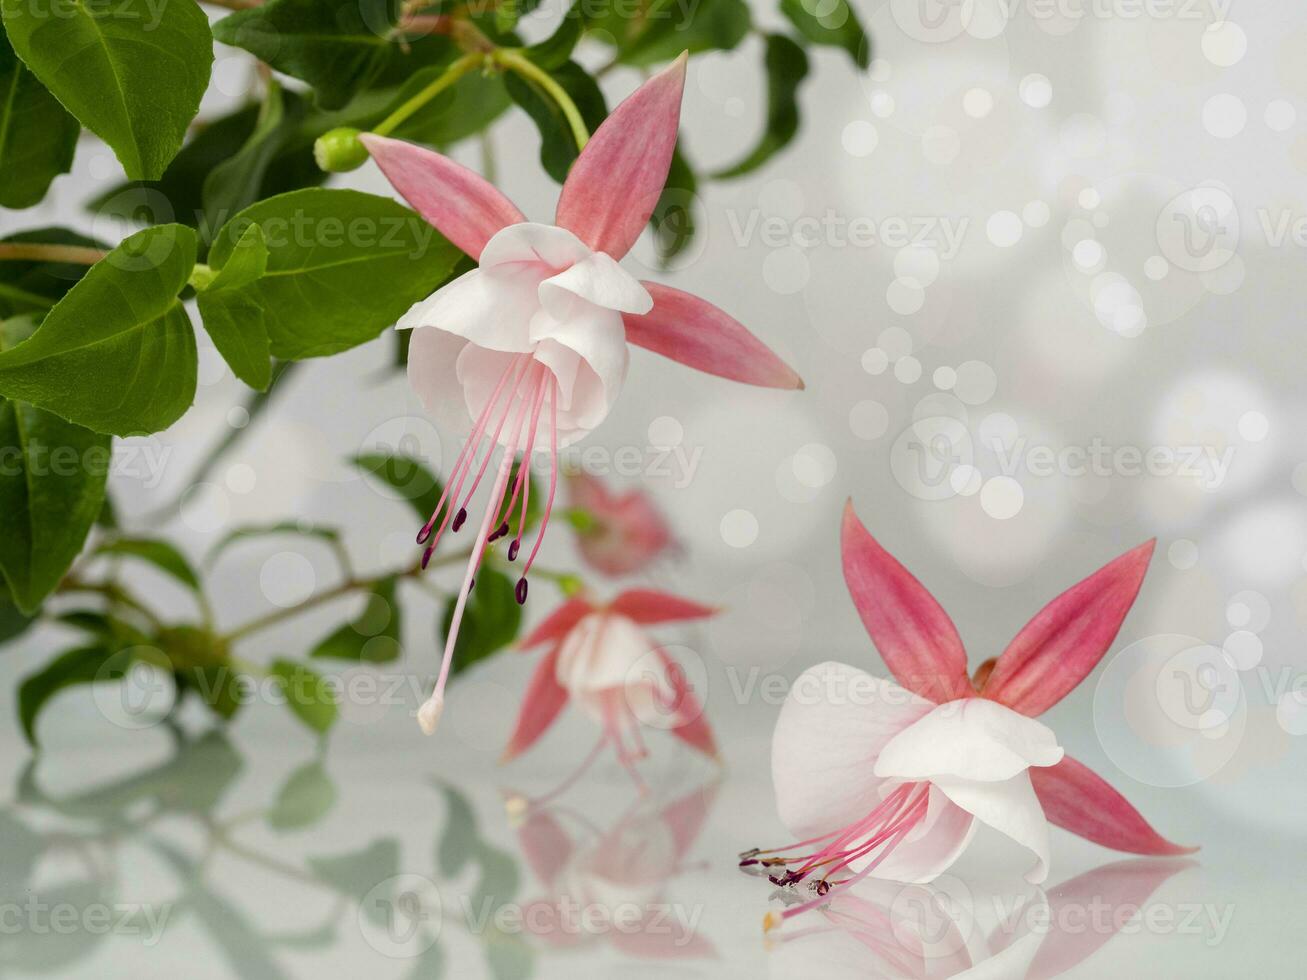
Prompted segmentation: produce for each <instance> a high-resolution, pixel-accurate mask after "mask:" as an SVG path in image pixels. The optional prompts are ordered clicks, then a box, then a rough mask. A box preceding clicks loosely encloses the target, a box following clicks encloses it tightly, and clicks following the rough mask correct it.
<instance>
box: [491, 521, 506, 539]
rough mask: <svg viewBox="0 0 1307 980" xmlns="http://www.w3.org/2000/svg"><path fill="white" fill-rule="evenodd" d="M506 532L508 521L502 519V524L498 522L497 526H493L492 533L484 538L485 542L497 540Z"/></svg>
mask: <svg viewBox="0 0 1307 980" xmlns="http://www.w3.org/2000/svg"><path fill="white" fill-rule="evenodd" d="M507 533H508V521H504V523H503V524H500V525H499V527H497V528H495V533H494V534H492V535H490V537H488V538H486V543H487V544H489V543H490V542H491V541H498V540H499V539H500V538H502V537H503V536H504V535H506V534H507Z"/></svg>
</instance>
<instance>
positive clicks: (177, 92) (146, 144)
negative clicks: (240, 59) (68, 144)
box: [0, 0, 213, 180]
mask: <svg viewBox="0 0 1307 980" xmlns="http://www.w3.org/2000/svg"><path fill="white" fill-rule="evenodd" d="M0 8H2V9H3V12H4V25H5V30H7V31H8V33H9V40H10V41H11V42H12V43H13V46H14V49H15V50H16V51H17V52H18V55H19V57H21V58H22V59H23V61H24V62H25V63H26V64H27V67H28V68H30V69H31V70H32V72H33V74H35V75H36V77H37V78H39V79H40V80H41V82H42V83H44V85H45V87H46V88H48V89H49V90H50V91H51V92H53V93H54V95H55V97H56V98H57V99H58V100H59V101H60V102H61V103H63V105H64V107H65V108H66V109H67V110H68V111H69V112H71V113H72V114H73V115H74V116H76V117H77V118H78V119H79V120H81V122H82V125H83V126H85V127H86V128H87V129H89V130H91V131H92V132H93V133H95V134H96V135H97V136H99V137H100V138H101V139H102V140H104V141H105V142H106V143H108V144H109V146H110V147H111V148H112V149H113V151H114V153H116V154H117V155H118V160H119V161H120V162H121V163H122V165H123V169H124V170H125V171H126V172H127V176H128V177H131V178H132V179H134V180H155V179H157V178H158V177H159V176H160V175H161V174H162V173H163V171H164V168H165V167H167V165H168V161H169V160H171V159H172V158H173V157H174V156H175V155H176V153H177V151H178V150H179V149H180V148H181V145H182V139H183V138H184V137H185V135H186V127H187V126H189V125H190V122H191V120H192V119H194V118H195V113H196V112H197V111H198V110H199V108H200V98H201V96H203V95H204V91H205V89H207V88H208V87H209V70H210V68H211V67H212V65H213V38H212V35H211V34H210V33H209V18H208V17H206V16H205V14H204V11H202V10H200V8H199V5H198V4H196V3H192V2H189V0H180V2H176V3H161V4H156V5H155V6H153V7H150V8H149V10H148V11H147V10H145V9H136V10H129V9H128V8H127V7H125V6H124V5H123V4H121V3H89V2H69V3H30V2H28V0H0ZM129 13H130V14H132V15H131V16H127V14H129Z"/></svg>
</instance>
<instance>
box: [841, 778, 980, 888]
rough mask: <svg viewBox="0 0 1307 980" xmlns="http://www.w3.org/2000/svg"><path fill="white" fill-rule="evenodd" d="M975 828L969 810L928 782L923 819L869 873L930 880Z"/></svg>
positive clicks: (920, 881) (958, 851) (958, 852)
mask: <svg viewBox="0 0 1307 980" xmlns="http://www.w3.org/2000/svg"><path fill="white" fill-rule="evenodd" d="M975 832H976V821H975V819H974V818H973V817H972V816H971V814H970V813H968V812H967V811H966V810H964V809H962V808H961V807H960V806H958V805H957V804H956V803H954V802H953V801H952V800H950V799H949V798H948V797H947V796H945V795H944V794H943V793H942V792H940V791H939V790H938V789H937V788H935V787H934V786H932V787H931V788H930V799H929V801H928V802H927V809H926V819H925V820H924V821H922V823H921V825H920V826H919V827H916V828H915V829H914V830H913V831H912V833H910V834H909V835H908V836H907V837H905V838H903V840H901V841H900V842H899V843H898V844H897V845H896V846H895V848H894V849H893V850H892V851H890V853H889V854H888V855H887V856H886V857H885V858H884V859H883V860H882V861H881V862H880V863H879V864H878V865H876V867H875V868H874V869H873V870H872V872H871V877H875V878H888V879H890V880H892V881H906V882H912V883H915V884H925V883H926V882H928V881H934V880H935V879H936V878H938V877H939V876H940V875H941V874H943V873H944V872H945V871H946V870H948V868H949V866H950V865H952V864H953V862H954V861H956V860H957V859H958V857H959V856H961V854H962V852H963V851H965V850H966V849H967V845H968V844H969V843H971V838H972V836H973V835H974V834H975ZM855 868H856V865H855Z"/></svg>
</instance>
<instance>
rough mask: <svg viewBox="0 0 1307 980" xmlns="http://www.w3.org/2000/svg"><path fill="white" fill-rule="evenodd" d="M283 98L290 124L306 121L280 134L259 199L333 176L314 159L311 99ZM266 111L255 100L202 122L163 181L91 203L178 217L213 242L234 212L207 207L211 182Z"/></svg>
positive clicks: (141, 220)
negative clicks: (309, 113)
mask: <svg viewBox="0 0 1307 980" xmlns="http://www.w3.org/2000/svg"><path fill="white" fill-rule="evenodd" d="M281 102H282V105H283V107H284V111H285V117H286V120H287V124H288V125H287V128H288V129H289V128H290V126H289V123H290V122H291V121H293V120H301V122H300V123H299V125H298V129H297V130H296V131H295V132H291V133H284V132H283V133H280V134H279V136H280V139H279V140H278V146H277V149H276V151H275V153H274V154H273V157H272V160H271V162H270V163H269V165H268V166H267V168H266V169H265V170H264V171H263V174H262V177H261V179H260V180H259V182H258V184H257V191H256V193H255V198H264V197H271V196H273V195H274V194H282V193H285V192H286V191H291V190H298V189H299V188H301V187H312V186H316V185H318V184H321V183H322V182H323V181H324V180H326V178H327V176H328V175H327V174H325V173H323V172H322V171H321V170H319V169H318V165H317V164H316V163H315V162H314V160H313V138H314V137H313V135H312V134H311V133H309V132H307V131H308V130H309V124H308V122H307V121H306V120H305V117H306V115H307V110H308V103H307V100H306V99H304V98H302V97H301V96H299V95H297V94H295V93H294V92H289V91H286V90H285V89H283V90H282V91H281ZM261 112H262V107H261V105H258V104H249V105H245V106H243V107H241V108H240V109H237V110H235V111H234V112H230V113H228V114H227V115H225V116H218V117H216V118H214V119H210V120H207V121H205V122H204V124H203V125H199V124H197V125H196V126H195V131H194V134H193V135H192V137H191V138H190V140H188V141H187V143H186V145H185V146H183V147H182V149H181V152H180V153H178V154H177V156H176V157H174V158H173V161H172V163H170V164H168V169H167V170H165V171H164V172H163V176H162V177H160V178H159V179H158V180H157V181H127V182H124V183H121V184H118V185H117V186H115V187H112V188H110V189H109V190H107V191H105V192H104V193H103V194H101V195H99V196H98V197H96V198H95V199H93V200H92V201H90V202H88V204H87V207H88V208H89V209H90V210H92V211H94V212H96V213H97V214H100V215H104V216H108V217H114V218H120V219H122V220H124V221H132V222H135V223H137V224H139V225H155V224H163V223H166V222H169V221H176V222H178V223H179V224H183V225H188V226H189V227H192V228H197V229H199V231H200V240H201V241H202V242H205V243H208V242H211V241H212V240H213V238H214V236H215V235H216V234H217V233H218V229H219V228H221V227H222V226H223V225H224V224H225V223H226V221H227V219H228V218H230V217H231V216H232V214H233V212H232V211H226V212H219V211H214V212H209V211H206V210H205V198H204V185H205V182H206V181H207V180H208V179H209V175H210V174H211V173H212V172H213V171H214V170H215V169H217V168H219V167H221V166H222V165H223V164H224V163H226V162H227V161H230V160H231V159H232V158H233V157H235V156H236V154H237V153H238V152H239V151H240V149H241V147H242V146H244V145H245V144H246V143H247V142H248V141H249V139H250V137H251V135H252V134H253V133H254V130H255V127H256V126H257V124H258V121H259V115H260V113H261ZM241 206H242V207H244V206H245V205H244V204H242V205H241Z"/></svg>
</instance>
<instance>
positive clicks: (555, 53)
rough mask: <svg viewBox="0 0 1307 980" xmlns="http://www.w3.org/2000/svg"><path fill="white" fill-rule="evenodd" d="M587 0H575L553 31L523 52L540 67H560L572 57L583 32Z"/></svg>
mask: <svg viewBox="0 0 1307 980" xmlns="http://www.w3.org/2000/svg"><path fill="white" fill-rule="evenodd" d="M586 2H587V0H576V2H575V3H573V4H572V6H570V7H569V8H568V9H567V13H565V14H564V15H563V19H562V21H561V22H560V23H559V25H558V27H557V29H555V31H554V33H553V34H551V35H549V37H547V38H545V39H544V40H543V41H540V42H539V43H537V44H533V45H531V46H530V47H528V48H525V49H523V52H522V53H523V54H525V55H526V56H527V57H528V58H530V59H531V60H532V61H534V62H535V63H536V64H537V65H539V66H540V67H541V68H545V69H553V68H561V67H562V66H563V65H564V64H566V63H567V62H568V61H570V60H571V59H572V51H573V50H574V49H575V48H576V44H577V42H578V41H580V40H581V35H582V34H583V33H584V32H585V4H586Z"/></svg>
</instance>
